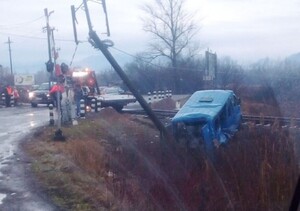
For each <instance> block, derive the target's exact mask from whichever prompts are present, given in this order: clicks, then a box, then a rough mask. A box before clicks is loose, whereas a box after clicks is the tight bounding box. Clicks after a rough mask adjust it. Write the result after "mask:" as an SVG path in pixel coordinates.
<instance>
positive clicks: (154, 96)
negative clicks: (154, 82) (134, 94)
mask: <svg viewBox="0 0 300 211" xmlns="http://www.w3.org/2000/svg"><path fill="white" fill-rule="evenodd" d="M156 98H157V96H156V91H154V92H153V99H154V100H156Z"/></svg>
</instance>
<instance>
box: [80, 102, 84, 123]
mask: <svg viewBox="0 0 300 211" xmlns="http://www.w3.org/2000/svg"><path fill="white" fill-rule="evenodd" d="M80 118H83V119H84V118H85V102H84V99H81V100H80Z"/></svg>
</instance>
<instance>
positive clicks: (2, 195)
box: [0, 193, 7, 204]
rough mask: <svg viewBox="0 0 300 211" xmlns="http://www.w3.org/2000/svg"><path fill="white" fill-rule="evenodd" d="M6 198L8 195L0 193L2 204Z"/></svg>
mask: <svg viewBox="0 0 300 211" xmlns="http://www.w3.org/2000/svg"><path fill="white" fill-rule="evenodd" d="M6 196H7V195H6V194H3V193H0V204H2V202H3V199H5V198H6Z"/></svg>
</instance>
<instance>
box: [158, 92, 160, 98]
mask: <svg viewBox="0 0 300 211" xmlns="http://www.w3.org/2000/svg"><path fill="white" fill-rule="evenodd" d="M160 98H161V91H158V99H160Z"/></svg>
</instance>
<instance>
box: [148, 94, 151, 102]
mask: <svg viewBox="0 0 300 211" xmlns="http://www.w3.org/2000/svg"><path fill="white" fill-rule="evenodd" d="M148 103H149V104H151V92H148Z"/></svg>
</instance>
